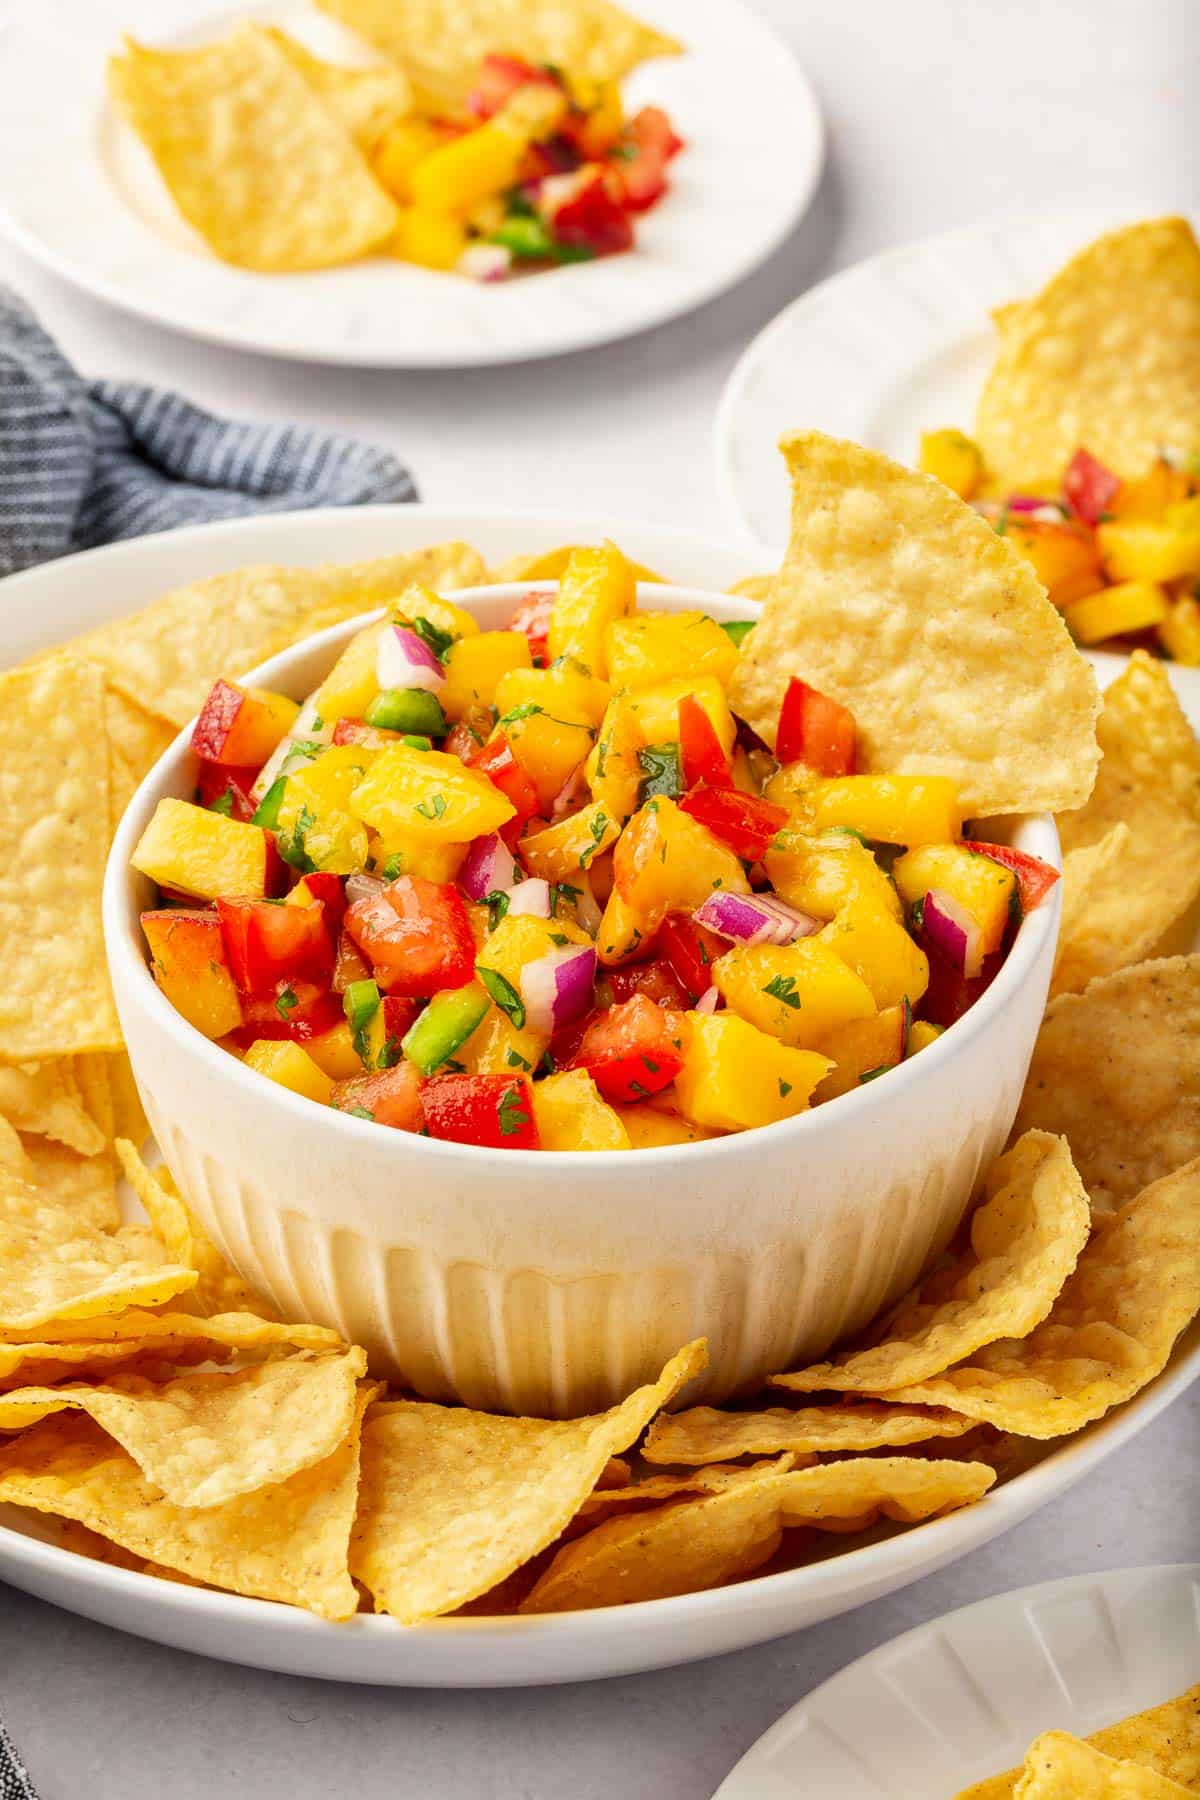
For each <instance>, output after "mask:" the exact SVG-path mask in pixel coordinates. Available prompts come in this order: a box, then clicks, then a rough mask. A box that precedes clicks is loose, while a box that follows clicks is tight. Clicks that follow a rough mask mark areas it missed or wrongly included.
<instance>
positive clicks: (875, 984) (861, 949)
mask: <svg viewBox="0 0 1200 1800" xmlns="http://www.w3.org/2000/svg"><path fill="white" fill-rule="evenodd" d="M819 941H821V942H824V943H826V944H828V946H829V948H830V949H831V950H835V951H836V952H837V954H838V955H839V956H840V957H841V958H842V960H843V962H845V963H848V964H849V966H850V967H851V968H852V969H853V970H854V971H855V973H856V974H857V975H861V977H862V979H863V980H864V981H865V982H866V984H867V986H868V987H869V988H870V990H871V992H872V994H873V995H874V996H875V1004H876V1006H877V1007H879V1008H880V1010H881V1011H882V1010H883V1008H884V1007H887V1006H899V1005H900V1004H901V1002H902V1001H904V1000H907V1001H908V1003H909V1005H910V1006H915V1005H916V1004H917V1001H918V1000H919V999H920V998H921V996H922V994H923V993H924V992H925V989H926V988H927V987H928V986H929V959H928V958H927V957H926V955H925V952H924V951H923V950H922V949H921V947H920V945H919V944H916V943H914V942H913V940H912V938H911V937H909V935H908V933H907V931H905V929H904V927H903V925H900V924H898V923H897V921H896V920H895V919H894V918H892V917H891V916H890V915H889V914H888V913H885V912H882V911H881V910H880V908H879V907H877V906H875V905H874V904H873V903H872V902H871V901H869V900H862V899H855V900H851V901H850V903H849V905H848V906H844V907H843V908H842V910H841V912H840V913H839V914H838V916H837V918H836V919H834V920H833V921H832V923H830V924H829V925H826V926H825V928H824V930H823V931H821V932H820V934H819Z"/></svg>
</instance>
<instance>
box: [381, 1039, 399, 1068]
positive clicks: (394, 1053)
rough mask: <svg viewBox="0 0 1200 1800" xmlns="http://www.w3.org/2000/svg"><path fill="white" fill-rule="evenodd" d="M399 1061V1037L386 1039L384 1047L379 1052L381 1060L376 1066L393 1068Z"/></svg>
mask: <svg viewBox="0 0 1200 1800" xmlns="http://www.w3.org/2000/svg"><path fill="white" fill-rule="evenodd" d="M399 1061H400V1039H399V1038H398V1037H389V1038H387V1039H386V1040H385V1042H384V1046H383V1049H382V1050H381V1051H380V1052H379V1061H378V1063H377V1064H376V1067H377V1068H380V1069H391V1068H394V1067H395V1065H396V1064H397V1063H398V1062H399Z"/></svg>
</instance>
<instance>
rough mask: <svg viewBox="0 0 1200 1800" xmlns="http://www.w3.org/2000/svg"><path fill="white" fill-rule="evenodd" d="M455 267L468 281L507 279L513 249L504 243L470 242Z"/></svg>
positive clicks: (510, 267)
mask: <svg viewBox="0 0 1200 1800" xmlns="http://www.w3.org/2000/svg"><path fill="white" fill-rule="evenodd" d="M455 267H456V268H457V270H458V272H459V274H460V275H465V276H466V277H467V280H468V281H507V279H508V277H509V276H510V275H511V273H512V251H511V250H509V249H508V248H507V246H506V245H504V244H468V245H467V248H466V249H465V250H464V251H463V253H462V255H461V256H460V257H459V259H458V262H457V263H456V264H455Z"/></svg>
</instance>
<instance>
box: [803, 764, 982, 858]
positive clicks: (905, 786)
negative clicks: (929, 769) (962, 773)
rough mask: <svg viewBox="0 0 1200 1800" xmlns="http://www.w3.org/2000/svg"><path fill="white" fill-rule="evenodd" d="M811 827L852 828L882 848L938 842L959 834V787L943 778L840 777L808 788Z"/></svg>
mask: <svg viewBox="0 0 1200 1800" xmlns="http://www.w3.org/2000/svg"><path fill="white" fill-rule="evenodd" d="M808 802H809V805H810V807H811V808H812V820H813V828H814V830H816V831H830V830H834V829H835V828H836V827H838V826H849V827H850V829H851V830H852V831H860V832H861V833H862V835H863V836H864V837H866V838H872V839H874V840H875V841H876V842H877V843H883V844H906V845H907V844H940V843H944V842H945V841H946V839H947V838H956V837H958V836H960V835H961V831H962V815H961V813H960V811H959V804H958V788H957V787H956V785H955V783H954V782H953V781H951V780H950V779H949V777H948V776H945V775H838V776H835V777H834V778H833V779H832V780H830V781H818V782H816V783H815V784H814V786H813V787H812V788H810V789H809V793H808Z"/></svg>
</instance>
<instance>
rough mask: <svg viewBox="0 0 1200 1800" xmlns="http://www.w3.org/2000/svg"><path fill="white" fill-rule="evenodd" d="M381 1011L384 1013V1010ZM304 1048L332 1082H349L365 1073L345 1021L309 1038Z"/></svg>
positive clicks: (342, 1020) (341, 1020)
mask: <svg viewBox="0 0 1200 1800" xmlns="http://www.w3.org/2000/svg"><path fill="white" fill-rule="evenodd" d="M379 1011H380V1013H382V1012H383V1008H382V1007H380V1009H379ZM304 1048H305V1049H306V1050H307V1051H308V1054H309V1055H310V1056H311V1057H312V1059H313V1061H314V1062H315V1063H316V1065H317V1067H318V1069H323V1070H324V1071H325V1073H326V1075H328V1076H329V1079H330V1080H331V1081H349V1079H350V1077H351V1076H352V1075H361V1074H362V1072H363V1066H362V1062H361V1060H360V1058H359V1054H358V1051H357V1050H356V1049H355V1048H354V1037H353V1035H352V1033H351V1030H350V1026H349V1024H348V1022H347V1021H346V1020H345V1019H339V1021H338V1023H337V1024H336V1025H331V1026H330V1028H329V1030H328V1031H322V1032H319V1033H318V1034H317V1036H316V1037H311V1038H309V1039H308V1041H307V1042H306V1043H305V1046H304Z"/></svg>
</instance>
